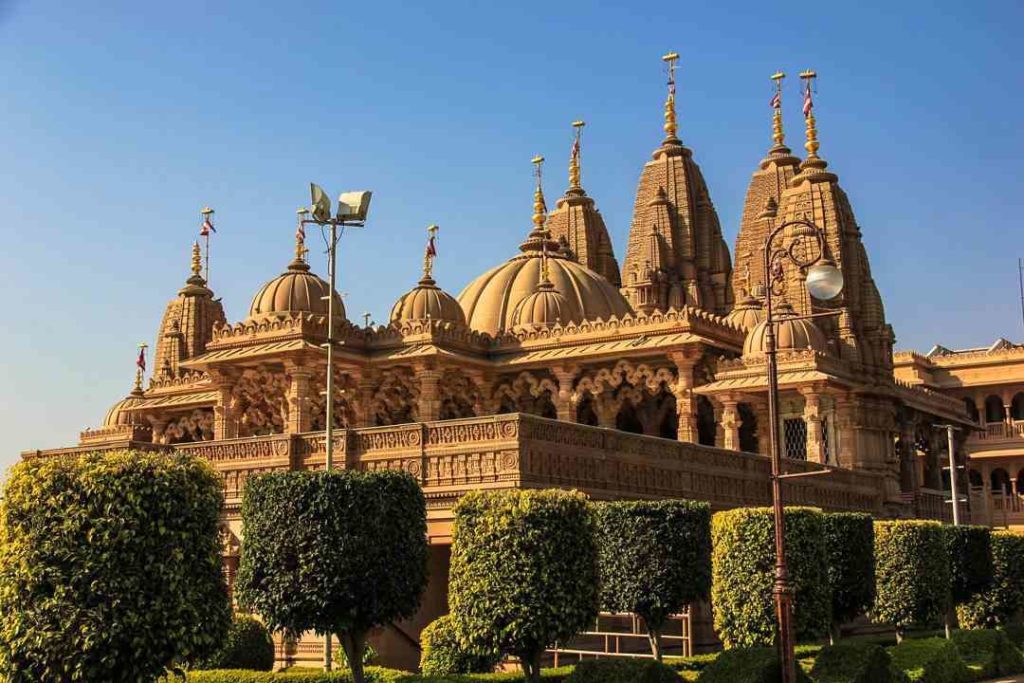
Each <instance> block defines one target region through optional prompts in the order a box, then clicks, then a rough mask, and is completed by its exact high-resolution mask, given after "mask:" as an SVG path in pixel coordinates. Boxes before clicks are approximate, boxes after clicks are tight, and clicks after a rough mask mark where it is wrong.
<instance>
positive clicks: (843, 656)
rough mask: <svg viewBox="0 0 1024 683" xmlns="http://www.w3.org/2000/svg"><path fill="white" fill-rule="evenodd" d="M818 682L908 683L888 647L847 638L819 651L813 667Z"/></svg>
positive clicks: (812, 671)
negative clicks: (887, 649)
mask: <svg viewBox="0 0 1024 683" xmlns="http://www.w3.org/2000/svg"><path fill="white" fill-rule="evenodd" d="M811 678H813V679H814V681H815V683H904V682H905V681H906V680H907V677H906V675H905V674H904V673H903V672H902V671H900V670H899V669H896V668H895V667H894V666H893V664H892V658H891V657H890V656H889V653H888V652H886V651H885V648H884V647H882V646H881V645H876V644H874V643H870V642H865V641H859V640H846V641H843V642H840V643H836V644H835V645H829V646H828V647H825V648H823V649H822V650H821V652H819V653H818V656H817V658H815V660H814V668H812V669H811Z"/></svg>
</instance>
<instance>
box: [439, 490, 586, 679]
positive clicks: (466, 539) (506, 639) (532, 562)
mask: <svg viewBox="0 0 1024 683" xmlns="http://www.w3.org/2000/svg"><path fill="white" fill-rule="evenodd" d="M454 512H455V522H454V525H453V540H452V557H451V570H450V574H449V576H450V583H449V593H448V603H449V606H450V607H451V613H452V617H453V618H454V620H455V628H456V633H457V634H458V636H459V640H460V642H462V643H463V644H465V645H467V646H469V645H473V644H474V643H476V642H478V641H479V642H482V643H483V644H485V645H486V646H487V647H489V648H492V649H494V650H497V651H498V652H500V653H502V654H509V655H513V656H515V657H518V658H519V660H520V662H521V663H522V665H523V671H524V672H525V673H526V679H527V680H528V681H534V682H535V681H537V680H539V671H540V657H541V654H543V652H544V649H545V648H546V647H547V646H548V645H549V644H551V643H554V642H555V641H564V640H568V639H569V638H571V637H572V636H574V635H575V634H576V633H578V632H580V631H581V630H583V629H584V628H586V627H587V626H588V625H590V624H591V623H592V622H593V619H594V618H595V616H596V615H597V608H598V597H599V595H598V573H597V548H596V545H595V541H594V522H593V518H592V515H591V513H590V506H589V504H588V503H587V498H586V496H584V495H583V494H582V493H579V492H576V491H558V490H550V491H530V490H525V491H495V492H485V491H471V492H469V493H467V494H466V495H465V496H463V497H462V499H461V500H460V501H459V502H458V504H456V506H455V510H454Z"/></svg>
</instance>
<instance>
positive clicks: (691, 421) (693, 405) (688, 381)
mask: <svg viewBox="0 0 1024 683" xmlns="http://www.w3.org/2000/svg"><path fill="white" fill-rule="evenodd" d="M672 362H674V363H675V365H676V371H677V377H676V382H675V384H674V385H673V386H672V395H673V396H675V398H676V415H677V416H678V419H679V427H678V429H677V434H678V439H679V440H680V441H686V442H689V443H697V442H698V441H699V440H700V436H699V434H698V432H697V397H696V396H694V394H693V384H694V382H693V368H694V366H695V365H696V364H697V361H696V359H694V358H690V357H689V356H685V355H683V354H673V356H672Z"/></svg>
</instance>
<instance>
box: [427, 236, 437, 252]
mask: <svg viewBox="0 0 1024 683" xmlns="http://www.w3.org/2000/svg"><path fill="white" fill-rule="evenodd" d="M436 239H437V238H436V237H435V236H434V235H431V236H430V239H428V240H427V256H437V245H436V244H435V240H436Z"/></svg>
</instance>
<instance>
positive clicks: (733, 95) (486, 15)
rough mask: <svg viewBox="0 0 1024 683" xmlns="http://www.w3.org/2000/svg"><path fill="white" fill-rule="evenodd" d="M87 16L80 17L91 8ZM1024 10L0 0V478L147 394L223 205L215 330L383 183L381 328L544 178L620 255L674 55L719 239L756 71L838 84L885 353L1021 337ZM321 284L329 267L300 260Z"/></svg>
mask: <svg viewBox="0 0 1024 683" xmlns="http://www.w3.org/2000/svg"><path fill="white" fill-rule="evenodd" d="M90 5H91V7H90ZM1022 25H1024V5H1021V4H1020V3H1019V2H984V3H964V2H927V3H911V2H906V3H895V2H887V3H878V4H872V3H819V4H817V5H815V6H814V8H813V9H809V7H808V5H807V3H761V2H758V3H753V2H751V3H730V2H718V3H692V2H691V3H679V2H658V3H636V2H630V3H626V2H623V3H592V4H589V3H552V2H547V3H532V2H515V3H446V2H432V3H415V4H411V3H410V4H408V5H403V4H398V3H386V2H377V3H358V4H356V3H339V2H334V3H320V4H316V3H314V4H306V3H299V2H292V3H241V2H239V3H234V2H220V3H194V2H174V3H138V2H132V3H127V2H124V3H122V2H104V3H55V2H43V1H39V2H36V1H29V0H6V2H5V1H4V0H0V85H2V88H3V95H2V97H0V149H2V150H3V163H0V188H2V190H0V237H2V242H0V244H2V249H0V269H2V272H3V282H4V285H3V294H4V297H3V300H4V302H5V304H6V319H7V323H6V324H5V325H3V326H2V327H0V358H3V361H2V363H3V376H4V379H5V384H6V386H5V391H4V399H3V401H4V409H3V411H2V415H0V468H4V467H6V466H7V465H8V464H10V463H12V462H14V461H15V460H16V458H17V453H18V452H19V451H20V450H23V449H27V448H35V447H50V446H57V445H63V444H68V443H72V442H73V441H74V440H75V439H76V438H77V433H78V431H79V430H81V429H82V428H84V427H86V426H90V425H97V424H98V423H99V422H100V421H101V419H102V417H103V414H104V413H105V411H106V409H107V407H108V406H109V405H110V404H111V403H112V402H114V401H115V400H116V399H118V398H119V397H121V396H123V395H124V394H125V393H126V392H127V391H128V390H129V389H130V386H131V380H132V372H133V367H132V365H133V361H134V354H135V345H136V344H137V343H138V342H140V341H147V342H149V343H150V344H152V343H153V340H154V337H155V335H156V330H157V326H158V324H159V319H160V316H161V314H162V311H163V307H164V304H165V303H166V301H167V300H168V299H169V298H171V297H173V296H174V294H175V292H176V291H177V289H178V288H179V287H180V286H181V284H182V283H183V281H184V279H185V277H186V275H187V266H188V256H189V245H190V243H191V241H192V240H193V239H194V237H195V234H196V230H197V226H198V209H199V208H200V207H202V206H203V205H204V204H209V205H210V206H213V207H214V208H215V209H216V210H217V225H218V229H219V232H218V234H217V235H216V236H215V238H214V245H213V250H212V257H211V260H212V268H211V270H212V278H211V279H212V283H211V284H212V286H213V288H214V289H215V291H216V293H217V295H218V296H221V297H223V299H224V302H225V305H226V308H227V311H228V316H229V318H231V319H234V320H237V319H240V318H242V317H244V315H245V313H246V311H247V307H248V303H249V299H250V297H251V296H252V294H253V293H254V292H255V291H256V290H257V289H258V287H259V286H260V284H262V283H263V282H264V281H265V280H267V279H269V278H271V277H273V276H274V275H276V274H277V273H278V272H279V271H281V270H282V269H283V268H284V266H285V265H286V264H287V262H288V260H289V258H290V254H291V245H292V235H293V232H294V222H293V221H294V213H295V209H296V208H297V207H298V206H300V205H301V204H303V203H304V202H306V201H307V187H308V185H307V183H308V182H309V181H310V180H318V181H320V182H321V183H322V184H323V185H324V186H325V187H327V188H328V189H329V190H331V191H332V192H337V191H340V190H342V189H355V188H372V189H373V190H374V192H375V196H374V204H373V208H372V216H371V221H370V225H369V227H367V228H366V229H365V230H364V231H361V232H358V233H351V234H349V235H346V236H345V238H344V241H343V255H342V259H341V265H340V269H339V273H340V281H341V283H340V286H339V289H340V290H342V291H344V292H347V293H348V297H347V299H346V302H347V306H348V310H349V313H350V317H351V318H354V319H361V318H359V315H360V314H361V313H362V312H363V311H370V312H371V313H372V314H373V316H374V318H375V319H376V320H382V319H384V318H386V316H387V313H388V311H389V309H390V306H391V304H392V302H393V301H394V300H395V299H396V298H397V297H398V296H399V295H400V294H401V293H402V292H403V291H405V290H406V289H408V288H409V287H410V286H412V284H413V283H414V282H415V280H416V279H417V277H418V275H419V264H420V262H421V253H422V244H423V240H424V235H425V232H424V228H425V226H426V225H428V224H430V223H438V224H440V225H441V226H442V227H441V234H440V240H439V251H440V257H439V259H438V262H437V267H436V276H437V278H438V280H439V282H440V284H441V285H442V286H444V287H445V288H447V289H448V290H450V291H452V292H453V293H458V291H459V290H460V289H461V288H462V286H463V285H465V284H466V283H467V282H468V281H469V280H470V279H471V278H472V277H473V276H474V275H476V274H478V273H480V272H482V271H483V270H485V269H486V268H488V267H490V266H491V265H494V264H496V263H498V262H500V261H502V260H504V259H506V258H508V257H509V256H511V255H512V254H513V253H514V252H515V249H516V245H517V244H518V243H519V241H520V240H521V238H522V236H523V235H524V234H525V233H526V232H527V231H528V229H529V227H530V214H531V183H532V179H531V168H530V163H529V160H530V158H531V157H532V156H533V155H534V154H536V153H541V154H544V155H545V156H546V157H547V158H548V160H549V163H548V166H547V174H546V183H545V185H546V190H547V194H548V198H549V203H553V200H554V198H555V197H557V196H558V195H560V194H561V192H562V191H563V190H564V189H565V186H566V177H565V166H566V159H567V156H568V152H569V147H570V143H571V130H572V129H571V128H570V126H569V123H570V122H571V121H573V120H574V119H577V118H583V119H585V120H586V121H587V122H588V126H587V129H586V133H585V138H584V152H583V163H584V167H583V182H584V186H585V187H586V189H587V191H588V193H589V194H590V195H591V196H593V197H594V198H595V199H596V200H597V202H598V206H599V208H600V209H601V210H602V212H603V214H604V216H605V220H606V223H607V224H608V226H609V229H610V231H611V233H612V238H613V241H614V243H615V246H616V250H617V253H618V254H619V256H620V258H621V256H622V254H623V249H624V245H625V239H626V235H627V230H628V224H629V216H630V211H631V208H632V202H633V193H634V191H635V188H636V182H637V179H638V177H639V171H640V168H641V166H642V164H643V163H644V161H645V160H646V159H647V158H648V155H649V153H650V151H651V150H652V149H653V148H654V147H655V146H656V145H657V144H658V142H659V141H660V139H661V129H660V126H661V105H662V101H663V97H664V80H665V79H664V75H663V71H662V65H661V62H660V60H659V57H660V55H661V54H663V53H664V52H666V51H668V50H676V51H678V52H679V53H680V55H681V68H680V71H679V96H678V99H679V110H680V111H679V120H680V135H681V137H682V138H683V140H684V142H685V143H686V144H687V145H689V146H690V147H692V148H693V149H694V152H695V156H696V159H697V161H698V163H700V165H701V167H702V168H703V171H704V174H705V177H706V178H707V181H708V184H709V186H710V189H711V194H712V198H713V200H714V202H715V204H716V206H717V208H718V212H719V216H720V217H721V220H722V225H723V228H724V230H725V232H726V237H727V239H728V241H729V243H730V245H732V243H733V240H734V238H735V234H736V230H737V225H738V220H739V215H740V211H741V208H742V201H743V196H744V192H745V189H746V185H747V181H748V179H749V176H750V173H751V172H752V170H753V169H754V168H755V165H756V164H757V162H758V160H759V159H760V158H761V157H762V156H763V154H764V152H765V151H766V150H767V148H768V147H769V144H770V121H769V114H770V112H769V109H768V106H767V105H768V100H769V96H770V82H769V80H768V76H769V75H770V74H771V73H772V72H774V71H775V70H777V69H782V70H784V71H786V72H788V73H790V74H791V75H792V77H791V78H790V79H789V80H788V81H787V89H786V98H787V99H786V124H787V132H788V133H789V142H790V144H791V145H792V146H793V147H794V148H799V146H800V138H799V136H800V133H801V124H802V121H801V119H800V115H799V97H798V94H797V88H798V84H797V80H798V79H797V78H796V77H795V76H796V74H797V73H798V72H799V71H800V70H801V69H804V68H814V69H816V70H817V71H818V73H819V74H820V83H819V88H818V96H817V99H816V104H817V108H816V112H817V114H818V124H819V130H820V137H821V141H822V148H821V154H822V156H823V157H824V158H825V159H827V160H828V161H829V162H830V164H831V168H832V169H833V170H834V171H836V172H837V173H838V174H839V176H840V181H841V183H842V184H843V186H844V187H845V188H846V190H847V192H848V193H849V195H850V198H851V200H852V202H853V205H854V209H855V211H856V214H857V218H858V222H859V224H860V226H861V228H862V230H863V233H864V241H865V243H866V246H867V249H868V254H869V256H870V259H871V263H872V267H873V271H874V274H875V278H876V280H877V282H878V284H879V287H880V289H881V292H882V295H883V297H884V301H885V305H886V312H887V315H888V318H889V320H890V322H891V323H892V324H893V326H894V328H895V330H896V334H897V337H898V347H900V348H918V349H921V350H927V348H929V347H930V346H931V345H932V344H933V343H935V342H941V343H943V344H944V345H947V346H954V347H955V346H971V345H983V344H988V343H989V342H991V341H992V340H994V339H995V338H996V337H998V336H1007V337H1010V338H1012V339H1020V338H1021V337H1022V334H1021V314H1020V302H1019V294H1018V289H1017V271H1016V258H1017V257H1018V256H1021V255H1024V249H1021V230H1020V220H1021V216H1024V198H1022V197H1024V192H1022V189H1021V188H1022V184H1021V180H1022V161H1021V159H1022V158H1024V133H1022V127H1021V124H1020V120H1021V117H1020V111H1021V105H1022V104H1024V95H1022V92H1024V88H1022V86H1024V83H1022V74H1024V68H1022V67H1024V58H1022V56H1021V54H1022V53H1021V50H1020V48H1019V31H1020V27H1021V26H1022ZM310 246H311V247H312V248H313V252H312V253H311V258H312V262H313V265H314V268H315V269H316V270H317V271H319V272H321V273H323V272H324V268H323V261H324V257H323V255H322V253H320V252H319V250H318V248H317V247H318V245H316V243H314V242H311V245H310Z"/></svg>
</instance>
